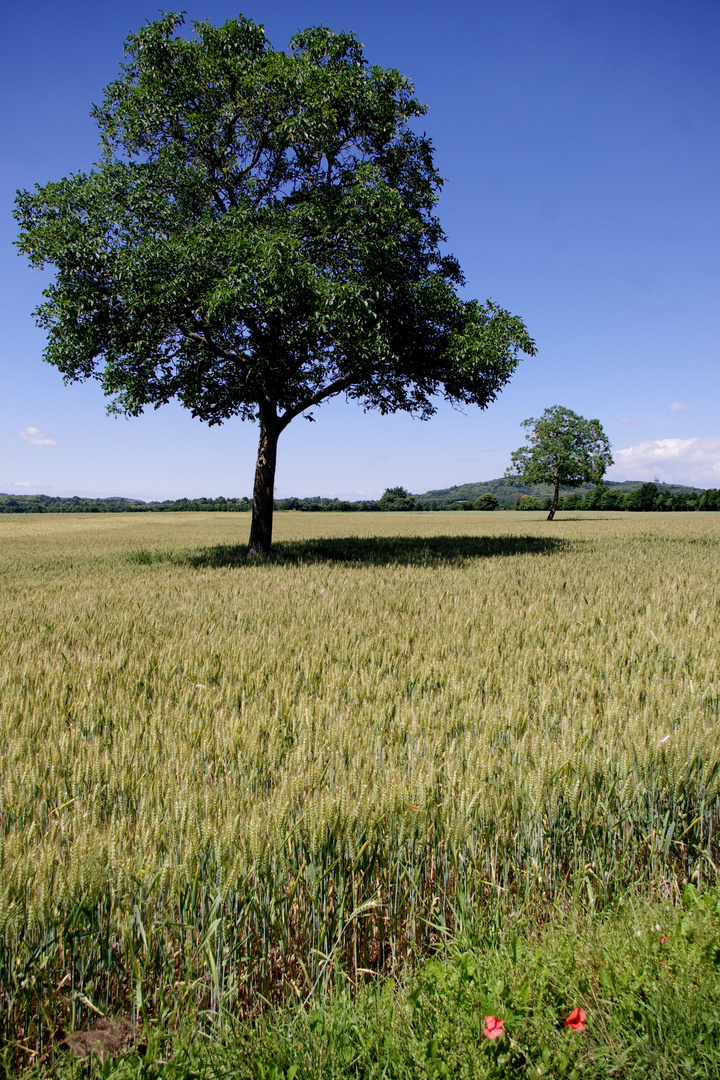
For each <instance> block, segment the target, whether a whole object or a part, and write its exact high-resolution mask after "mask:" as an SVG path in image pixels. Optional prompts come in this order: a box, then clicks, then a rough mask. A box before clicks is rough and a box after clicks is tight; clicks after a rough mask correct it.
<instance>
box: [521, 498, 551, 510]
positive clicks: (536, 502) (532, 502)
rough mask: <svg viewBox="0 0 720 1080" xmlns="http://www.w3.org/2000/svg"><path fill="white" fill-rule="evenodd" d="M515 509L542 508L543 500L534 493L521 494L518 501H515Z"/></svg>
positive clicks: (543, 507)
mask: <svg viewBox="0 0 720 1080" xmlns="http://www.w3.org/2000/svg"><path fill="white" fill-rule="evenodd" d="M515 509H516V510H544V509H545V506H544V500H543V499H538V498H537V496H536V495H523V496H522V497H521V498H520V499H519V500H518V502H516V503H515Z"/></svg>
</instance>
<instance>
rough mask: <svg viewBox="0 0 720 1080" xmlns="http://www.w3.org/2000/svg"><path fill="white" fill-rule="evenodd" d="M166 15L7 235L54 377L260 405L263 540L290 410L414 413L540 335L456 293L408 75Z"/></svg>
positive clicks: (329, 39) (256, 502) (253, 542)
mask: <svg viewBox="0 0 720 1080" xmlns="http://www.w3.org/2000/svg"><path fill="white" fill-rule="evenodd" d="M182 21H183V20H182V17H181V16H180V15H176V14H169V15H165V16H164V17H163V18H161V19H160V20H158V21H157V22H154V23H149V24H148V25H146V26H145V27H144V28H143V29H141V30H140V31H139V32H138V33H136V34H131V35H130V36H129V37H128V39H127V41H126V44H125V56H126V62H125V63H124V64H123V65H122V67H121V72H120V76H119V78H118V79H117V80H116V81H115V82H113V83H111V84H110V85H109V86H108V87H107V89H106V90H105V93H104V99H103V101H102V104H100V105H99V106H96V107H94V109H93V111H92V115H93V116H94V118H95V119H96V121H97V123H98V126H99V131H100V140H101V141H100V145H101V147H102V155H101V157H100V160H99V161H98V163H97V165H96V166H95V167H94V169H93V170H92V171H90V172H88V173H78V174H74V175H71V176H68V177H66V178H65V179H62V180H60V181H58V182H56V183H50V184H47V185H45V186H44V187H36V188H35V190H34V191H32V192H27V191H23V192H18V196H17V200H16V211H15V213H16V217H17V218H18V220H19V221H20V224H21V232H20V237H19V241H18V244H19V247H20V249H21V251H23V252H24V253H25V254H26V255H28V256H29V258H30V261H31V263H32V264H33V265H34V266H38V267H42V266H44V265H46V264H50V265H52V266H54V267H55V269H56V275H55V278H54V281H53V283H52V284H51V285H50V286H49V287H48V288H47V289H46V290H45V293H44V296H45V298H46V299H45V302H44V303H43V304H42V305H41V306H40V307H39V308H38V310H37V312H36V313H35V314H36V317H37V319H38V322H39V325H40V326H41V327H43V328H44V329H45V330H46V331H47V333H48V343H47V348H46V351H45V359H46V360H47V361H49V362H50V363H51V364H54V365H55V366H56V367H57V368H59V370H60V371H61V372H62V374H63V376H64V379H65V381H66V382H73V381H76V380H81V379H87V378H91V377H94V378H97V379H99V380H100V382H101V384H102V386H103V389H104V391H105V393H106V394H107V395H108V396H110V398H111V404H110V406H109V408H110V410H111V411H115V412H121V413H125V414H129V415H137V414H139V413H141V412H142V411H143V409H144V408H145V407H146V406H148V405H152V406H154V407H156V408H157V407H159V406H160V405H162V404H164V403H166V402H168V401H170V400H171V399H173V398H174V399H177V400H179V401H180V402H181V404H182V405H183V406H185V407H187V408H188V409H190V411H191V412H192V414H193V416H195V417H198V418H199V419H201V420H203V421H206V422H207V423H209V424H220V423H222V422H223V421H225V420H227V419H229V418H230V417H233V416H237V417H240V419H242V420H257V421H258V423H259V427H260V441H259V448H258V456H257V465H256V471H255V486H254V492H253V517H252V527H251V536H250V551H251V552H254V553H258V554H262V553H265V552H267V551H268V550H269V548H270V543H271V539H272V510H273V490H274V477H275V462H276V453H277V442H278V437H279V435H280V433H281V432H282V431H283V429H284V428H285V427H287V425H288V424H289V423H290V422H291V420H293V419H294V418H295V417H297V416H300V415H302V414H304V415H305V416H307V417H308V419H310V418H312V414H311V413H310V412H309V410H311V409H312V408H313V407H314V406H316V405H318V404H319V403H320V402H322V401H324V400H325V399H327V398H330V397H332V396H334V395H336V394H341V393H345V394H346V395H347V396H348V397H350V398H355V399H357V400H358V401H359V402H360V403H361V404H362V405H363V406H364V407H365V408H377V409H379V410H381V412H384V413H392V412H395V411H397V410H404V411H407V412H410V413H413V414H415V415H419V416H420V417H422V418H424V419H426V418H428V417H429V416H430V415H431V414H432V413H433V412H434V410H435V401H436V399H437V397H438V396H440V397H444V398H445V399H446V400H448V401H450V402H454V403H459V404H474V405H479V406H480V407H481V408H484V407H485V406H486V405H487V404H488V403H489V402H491V401H492V400H493V399H494V398H495V397H496V395H497V393H498V391H499V390H500V389H501V388H502V386H503V385H504V384H505V383H506V382H507V380H508V379H509V378H510V376H511V374H512V372H513V371H514V369H515V367H516V365H517V363H518V360H519V358H520V354H521V353H523V352H524V353H527V354H533V353H534V351H535V348H534V344H533V341H532V339H531V338H530V337H529V335H528V333H527V330H526V328H525V326H524V324H523V322H522V320H521V319H520V318H518V317H516V316H513V315H511V314H509V313H508V312H507V311H505V310H503V309H502V308H500V307H499V306H497V305H496V304H494V303H492V302H490V301H488V302H487V303H485V304H480V303H478V302H477V301H475V300H469V301H468V300H463V299H461V298H460V296H459V295H458V287H460V286H462V284H463V278H462V274H461V271H460V267H459V265H458V263H457V261H456V260H455V259H454V258H453V257H452V256H451V255H449V254H447V253H446V252H445V250H444V247H443V245H444V241H445V237H444V235H443V232H442V229H441V227H440V224H439V221H438V219H437V217H436V216H435V214H434V213H433V210H434V207H435V204H436V201H437V198H438V193H439V190H440V187H441V183H442V181H441V178H440V176H439V174H438V172H437V171H436V169H435V166H434V164H433V151H432V146H431V143H430V141H429V140H428V138H427V137H426V136H424V135H420V134H418V133H417V132H416V131H415V130H414V129H413V127H412V126H411V121H412V119H413V118H414V117H418V116H420V115H422V114H423V112H424V111H425V110H424V108H423V106H421V105H420V104H419V103H418V101H417V100H416V99H415V97H414V94H413V87H412V84H411V83H410V82H409V81H408V80H407V79H406V78H404V77H403V76H401V75H400V74H399V73H398V72H397V71H395V70H392V69H386V68H380V67H371V66H369V65H368V64H367V62H366V61H365V59H364V57H363V53H362V48H361V46H360V44H359V43H358V41H357V40H356V38H355V37H354V36H353V35H352V34H348V33H333V32H332V31H330V30H327V29H325V28H324V27H317V28H315V29H310V30H307V31H305V32H303V33H299V34H297V35H296V36H295V37H294V38H293V39H292V41H291V43H290V49H289V51H288V52H281V51H276V50H274V49H272V48H271V46H270V45H269V43H268V41H267V40H266V38H265V35H264V33H263V28H262V27H261V26H257V25H255V24H254V23H253V22H251V21H250V20H249V19H245V18H243V17H240V18H238V19H232V20H230V21H228V22H226V23H225V24H224V25H222V26H214V25H212V24H211V23H208V22H201V23H194V24H193V30H194V34H193V35H192V36H191V37H190V38H187V37H183V36H182V35H180V34H178V33H177V31H178V28H179V26H180V25H181V23H182Z"/></svg>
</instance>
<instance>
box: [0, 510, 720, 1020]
mask: <svg viewBox="0 0 720 1080" xmlns="http://www.w3.org/2000/svg"><path fill="white" fill-rule="evenodd" d="M543 518H544V515H542V514H540V515H537V514H533V513H528V514H520V513H515V512H513V513H493V514H478V513H468V514H458V513H432V514H335V515H333V514H298V513H294V514H293V513H285V514H279V515H278V516H277V519H276V540H277V542H278V544H277V555H276V556H275V557H274V558H273V559H271V560H269V561H267V562H257V563H255V562H251V563H248V562H247V561H246V560H245V558H244V557H243V555H242V549H243V543H244V542H245V540H246V534H247V530H248V526H249V519H248V517H247V516H244V515H235V514H176V513H173V514H167V515H159V514H153V515H150V514H147V515H134V514H128V515H67V516H64V515H34V516H32V517H30V516H28V517H21V516H19V515H18V516H9V515H8V516H5V517H0V589H1V599H0V655H1V657H2V660H1V665H2V666H1V667H0V747H1V748H2V767H1V778H0V992H2V994H3V995H4V998H5V1001H4V1005H3V1010H2V1019H0V1036H3V1035H4V1036H6V1037H7V1036H8V1035H9V1034H10V1033H11V1032H15V1033H18V1032H28V1033H32V1032H35V1037H36V1039H41V1037H42V1031H43V1028H44V1027H49V1026H51V1025H52V1024H53V1023H55V1022H56V1021H57V1018H58V1016H59V1015H64V1016H66V1018H69V1019H70V1022H72V1020H73V1019H74V1018H75V1016H76V1011H77V1010H78V1009H79V1010H83V1009H85V1010H87V1009H95V1010H96V1011H97V1010H99V1011H102V1012H104V1011H106V1010H111V1011H112V1010H113V1009H117V1008H120V1007H125V1006H126V1005H127V1004H128V1003H129V1004H130V1006H131V1007H132V1009H133V1010H134V1011H135V1012H145V1011H146V1010H153V1009H158V1008H159V1007H160V1003H161V1002H162V1001H163V1000H166V997H167V993H168V991H171V992H172V995H173V998H174V1000H176V1001H182V1000H192V1001H193V1002H195V1003H197V1004H198V1005H200V1006H201V1007H203V1008H209V1009H210V1010H212V1011H213V1013H214V1014H215V1015H217V1014H218V1011H221V1010H232V1009H236V1008H238V1007H241V1006H242V1007H245V1006H246V1005H247V1004H252V1003H253V1002H256V1001H258V1000H259V996H260V995H262V996H264V997H265V998H268V997H273V996H277V995H278V994H280V993H282V992H286V991H287V992H291V993H296V994H297V995H298V996H301V997H302V996H305V995H307V994H309V993H310V992H311V990H312V989H313V988H314V987H316V986H317V985H319V984H321V983H322V982H324V981H325V980H326V979H328V978H330V977H331V976H334V975H335V974H337V973H338V972H344V973H345V974H346V975H347V976H348V977H350V978H352V979H355V978H359V977H361V976H362V973H363V972H364V971H370V970H373V971H374V970H378V969H379V968H381V967H383V966H385V967H387V966H389V965H391V964H393V963H397V962H399V961H402V960H404V959H405V958H406V957H407V956H408V955H410V953H411V951H412V949H413V948H414V947H415V946H423V945H426V944H427V943H428V942H430V941H431V940H432V939H433V937H434V936H437V934H438V933H441V931H442V927H443V926H444V925H446V924H447V925H450V924H453V923H457V922H458V921H459V920H462V919H463V918H468V917H472V915H473V913H475V912H480V911H481V910H483V909H485V908H486V907H487V905H488V904H496V903H497V904H507V905H510V906H512V905H521V904H522V905H534V906H536V907H537V909H538V911H540V910H541V909H542V907H543V905H544V904H545V903H546V902H548V901H553V900H555V899H558V898H562V897H565V898H567V899H568V900H572V899H573V897H574V898H575V902H579V903H583V904H590V905H594V904H597V903H600V902H602V900H603V899H604V898H606V897H608V896H609V895H611V894H613V893H615V892H617V891H618V890H622V889H625V888H627V887H628V886H630V885H634V884H637V883H644V884H645V885H647V886H648V887H651V888H653V889H655V890H661V891H662V890H668V889H670V888H672V887H674V883H675V882H676V881H678V880H680V879H682V878H683V877H690V876H692V875H695V876H696V877H705V876H708V875H710V874H714V873H715V864H716V861H717V857H718V827H717V820H718V813H719V812H720V776H719V773H718V764H719V762H720V742H719V739H718V725H719V721H720V715H719V709H720V704H719V703H720V672H719V668H720V661H719V657H720V632H719V623H720V619H719V616H720V582H719V580H718V552H719V545H720V515H718V514H701V513H693V514H668V515H659V514H653V515H651V514H636V515H633V514H622V515H612V514H606V515H602V514H592V515H591V514H584V515H582V516H579V517H578V518H577V520H575V519H573V518H572V517H570V515H567V516H565V518H564V520H563V516H562V515H561V516H560V518H559V519H558V520H556V521H555V522H554V523H546V522H545V521H544V520H543ZM164 994H165V996H166V997H165V998H163V995H164ZM68 1014H71V1015H70V1016H69V1017H68Z"/></svg>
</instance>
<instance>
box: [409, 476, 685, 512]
mask: <svg viewBox="0 0 720 1080" xmlns="http://www.w3.org/2000/svg"><path fill="white" fill-rule="evenodd" d="M604 483H605V486H606V487H612V488H617V489H618V490H619V491H634V490H635V489H636V488H639V487H640V486H641V485H642V484H645V483H647V481H646V480H605V481H604ZM655 483H656V484H657V486H658V488H659V489H660V490H661V491H669V492H671V493H672V494H673V495H678V494H684V493H687V492H692V491H694V492H700V491H704V490H705V488H699V487H688V486H686V485H685V484H663V483H660V481H659V480H656V481H655ZM594 486H595V485H594V484H581V485H580V487H577V488H565V487H561V488H560V494H561V495H569V494H570V493H571V492H579V493H580V494H584V493H585V492H586V491H591V490H592V488H593V487H594ZM486 492H490V493H491V494H492V495H495V496H496V498H497V500H498V502H499V504H500V506H514V505H515V503H516V502H517V500H518V499H520V498H521V497H522V496H523V495H533V496H534V497H535V498H537V499H547V498H548V497H550V496H552V493H553V489H552V487H551V486H550V484H523V483H521V482H520V481H519V480H511V479H509V478H508V477H505V476H503V477H499V478H498V479H497V480H482V481H478V482H476V483H474V484H456V485H454V486H453V487H448V488H436V489H434V490H432V491H425V492H423V493H422V494H420V495H416V496H415V501H416V502H417V503H427V502H437V503H440V504H443V503H446V504H448V505H449V504H452V503H458V502H475V500H476V499H478V498H479V497H480V496H481V495H484V494H485V493H486Z"/></svg>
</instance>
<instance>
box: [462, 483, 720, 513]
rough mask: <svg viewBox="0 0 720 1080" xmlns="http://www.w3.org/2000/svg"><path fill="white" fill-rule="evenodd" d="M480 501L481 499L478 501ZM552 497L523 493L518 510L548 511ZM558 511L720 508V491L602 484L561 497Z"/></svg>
mask: <svg viewBox="0 0 720 1080" xmlns="http://www.w3.org/2000/svg"><path fill="white" fill-rule="evenodd" d="M481 498H482V496H481ZM477 501H478V502H479V501H480V500H477ZM551 506H552V499H551V498H549V497H548V498H545V499H539V498H537V497H535V496H532V495H523V496H521V497H520V499H518V501H517V503H516V504H515V508H516V509H517V510H549V509H550V507H551ZM558 509H559V510H652V511H667V510H720V491H718V490H717V489H715V488H709V489H707V490H706V491H681V492H673V491H667V490H664V489H662V488H659V487H658V486H657V484H641V485H640V486H639V487H637V488H635V489H634V490H633V491H620V490H619V489H618V488H616V487H606V486H605V485H604V484H599V485H598V486H597V487H594V488H591V489H590V491H586V492H572V493H571V494H569V495H565V496H561V497H560V501H559V502H558Z"/></svg>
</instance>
